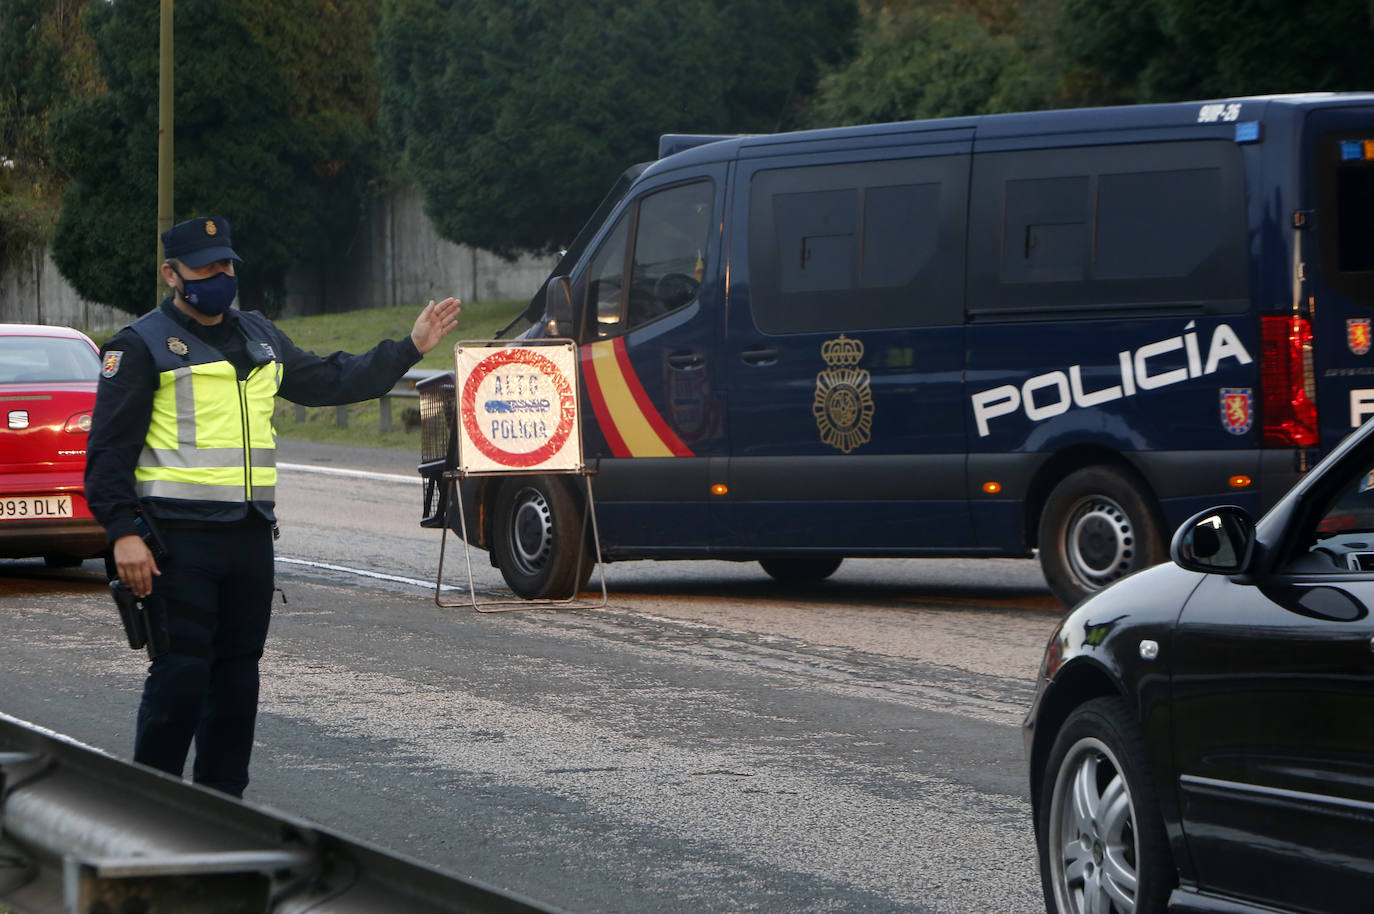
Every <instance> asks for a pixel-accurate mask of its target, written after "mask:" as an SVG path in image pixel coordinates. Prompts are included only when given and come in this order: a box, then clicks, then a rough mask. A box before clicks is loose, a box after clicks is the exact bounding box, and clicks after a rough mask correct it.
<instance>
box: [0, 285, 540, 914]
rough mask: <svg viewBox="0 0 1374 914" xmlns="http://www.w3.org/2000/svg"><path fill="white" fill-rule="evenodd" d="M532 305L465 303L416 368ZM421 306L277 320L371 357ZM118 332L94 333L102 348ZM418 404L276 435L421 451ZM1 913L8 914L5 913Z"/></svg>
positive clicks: (372, 407) (309, 423) (366, 408)
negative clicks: (386, 416) (384, 423)
mask: <svg viewBox="0 0 1374 914" xmlns="http://www.w3.org/2000/svg"><path fill="white" fill-rule="evenodd" d="M528 304H529V302H528V301H524V300H520V301H513V300H504V301H483V302H465V303H464V304H463V313H462V314H461V315H460V316H459V317H458V329H457V330H454V331H453V332H452V333H450V334H449V335H448V336H447V337H445V339H444V341H443V342H442V343H440V344H439V345H438V346H436V347H435V348H434V350H433V351H431V352H430V353H428V354H427V355H426V356H425V357H424V358H423V359H421V360H420V363H419V364H418V365H416V366H415V367H416V368H439V369H446V370H449V371H452V370H453V346H454V344H456V343H457V342H459V341H460V340H489V339H491V338H492V337H494V336H495V335H496V331H498V330H500V329H501V328H502V327H504V326H506V325H507V324H509V323H510V322H511V320H512V319H513V318H514V317H515V316H516V315H517V314H519V313H520V312H521V311H522V310H523V309H524V308H525V306H526V305H528ZM421 307H422V306H421V305H401V306H398V307H395V308H364V309H362V310H359V311H344V312H340V313H338V314H317V315H313V316H311V317H287V318H282V319H281V320H279V321H277V322H276V324H277V326H278V327H280V328H281V329H282V330H283V331H284V332H285V333H286V335H287V336H289V337H291V340H292V341H293V342H294V343H295V344H296V345H297V346H299V347H301V348H302V349H308V350H310V351H311V352H315V353H318V354H319V355H322V356H325V355H329V354H330V353H331V352H338V351H339V350H343V351H344V352H367V350H369V349H371V348H372V347H373V346H375V345H377V343H378V342H379V341H381V340H398V339H401V338H402V337H404V336H408V335H409V334H410V328H411V327H412V326H414V324H415V318H416V316H417V315H418V314H419V313H420V308H421ZM114 334H115V331H113V330H110V331H108V332H106V333H103V334H92V339H94V340H95V341H96V343H98V344H103V343H104V342H105V341H106V340H108V339H109V338H110V337H112V336H114ZM417 406H418V401H416V400H405V399H397V400H393V401H392V404H391V425H392V430H391V431H389V432H382V431H381V430H380V419H381V406H380V405H379V401H377V400H366V401H364V402H362V403H354V404H352V405H350V406H348V407H345V409H346V410H347V412H348V424H347V425H344V426H340V425H339V424H338V420H337V413H336V410H335V408H334V407H332V406H323V407H313V408H307V409H306V411H305V421H304V422H297V421H296V407H295V404H292V403H288V402H286V401H285V400H282V399H278V400H277V409H276V415H275V423H276V426H277V435H278V436H279V437H281V438H292V439H296V440H300V441H324V442H328V443H330V444H353V445H358V446H360V447H386V448H403V449H407V450H412V449H413V450H418V449H419V447H420V432H419V430H418V429H415V428H412V429H410V430H409V431H407V430H406V428H405V423H404V421H403V414H404V412H405V411H406V410H407V409H415V408H417ZM0 914H3V912H2V911H0Z"/></svg>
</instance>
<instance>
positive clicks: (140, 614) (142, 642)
mask: <svg viewBox="0 0 1374 914" xmlns="http://www.w3.org/2000/svg"><path fill="white" fill-rule="evenodd" d="M110 595H111V596H113V597H114V601H115V606H117V607H118V608H119V621H120V622H121V623H123V625H124V636H125V637H126V638H128V639H129V647H130V649H132V650H135V651H136V650H138V649H140V648H144V647H146V648H147V649H148V659H149V660H156V659H157V658H158V657H161V656H162V655H163V654H165V653H167V650H168V648H169V647H171V635H170V633H169V632H168V629H167V612H166V608H165V605H164V604H163V602H162V598H161V597H158V596H156V595H154V594H149V595H148V596H146V597H144V598H143V599H141V600H140V599H139V598H138V597H136V596H134V592H133V591H132V590H130V589H129V588H128V586H127V585H126V584H125V583H124V582H123V581H121V580H119V579H118V578H116V579H114V580H113V581H111V582H110Z"/></svg>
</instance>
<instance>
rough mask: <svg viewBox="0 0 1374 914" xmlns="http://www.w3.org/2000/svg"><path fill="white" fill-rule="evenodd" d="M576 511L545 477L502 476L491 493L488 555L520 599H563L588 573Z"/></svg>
mask: <svg viewBox="0 0 1374 914" xmlns="http://www.w3.org/2000/svg"><path fill="white" fill-rule="evenodd" d="M581 533H582V511H581V510H580V509H579V507H578V505H577V502H576V501H575V500H574V499H573V497H572V496H571V495H570V494H569V493H568V490H567V489H566V488H564V487H563V486H562V485H560V484H559V483H558V482H556V481H554V480H552V479H549V478H548V477H545V476H522V477H517V478H513V479H507V480H506V481H505V482H503V483H502V484H501V488H500V489H499V490H498V491H497V493H496V509H495V513H494V515H493V524H492V555H493V556H494V557H495V559H496V566H497V567H498V568H500V569H501V576H502V577H503V578H505V579H506V583H507V584H509V585H510V589H511V590H513V591H515V593H516V595H517V596H519V597H522V598H523V599H526V600H543V599H563V598H566V597H569V596H571V595H572V594H573V593H575V592H576V590H577V588H578V587H580V586H581V585H583V584H585V583H586V580H587V578H588V577H590V576H591V564H592V563H591V557H590V556H589V555H588V550H586V549H585V548H583V547H582V545H581V544H582V536H581Z"/></svg>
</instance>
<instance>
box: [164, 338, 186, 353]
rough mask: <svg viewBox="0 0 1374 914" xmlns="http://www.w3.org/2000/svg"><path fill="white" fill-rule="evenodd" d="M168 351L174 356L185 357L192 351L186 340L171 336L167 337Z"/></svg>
mask: <svg viewBox="0 0 1374 914" xmlns="http://www.w3.org/2000/svg"><path fill="white" fill-rule="evenodd" d="M167 351H168V352H170V353H171V354H172V355H185V354H186V353H188V352H190V351H191V350H190V347H188V346H187V345H186V343H185V341H184V340H181V339H178V338H177V337H175V336H169V337H167Z"/></svg>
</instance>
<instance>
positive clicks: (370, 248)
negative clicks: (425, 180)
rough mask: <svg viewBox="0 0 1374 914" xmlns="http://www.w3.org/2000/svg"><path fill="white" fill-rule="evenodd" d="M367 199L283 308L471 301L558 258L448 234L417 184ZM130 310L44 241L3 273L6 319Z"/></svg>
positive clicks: (534, 278)
mask: <svg viewBox="0 0 1374 914" xmlns="http://www.w3.org/2000/svg"><path fill="white" fill-rule="evenodd" d="M366 206H367V210H366V212H365V213H364V217H363V219H362V220H360V223H359V227H358V231H357V232H356V234H355V236H354V238H353V240H352V242H351V243H350V245H349V248H348V250H346V251H343V252H341V254H342V256H341V257H340V263H341V265H340V266H335V267H332V268H330V269H328V270H322V269H316V268H308V267H302V268H297V269H294V270H292V271H291V272H290V273H289V274H288V275H287V278H286V301H285V302H284V304H283V308H282V314H283V315H286V316H298V315H307V314H326V313H336V312H340V311H352V310H354V309H357V308H380V307H391V306H394V305H418V304H423V303H424V302H426V301H428V300H429V299H431V298H433V299H440V298H444V297H445V296H449V295H456V296H458V297H459V298H462V299H463V300H464V301H473V302H475V301H490V300H493V299H528V298H529V297H531V296H532V295H534V293H535V292H536V291H537V290H538V289H539V286H540V285H541V284H542V283H543V281H544V279H545V278H546V277H547V276H548V275H549V271H550V270H551V269H552V268H553V266H554V264H555V263H557V262H558V258H557V257H556V256H552V255H549V256H525V257H521V258H519V259H518V260H516V261H514V262H511V261H507V260H503V259H502V258H500V257H497V256H496V255H495V254H492V253H490V252H488V251H480V250H477V249H475V248H470V247H467V246H464V245H457V244H452V243H450V242H448V241H445V240H443V239H442V238H440V237H439V235H438V234H437V233H436V232H435V231H434V226H433V224H432V223H431V222H430V221H429V217H428V216H426V215H425V212H424V199H423V197H422V196H421V194H420V193H419V191H417V190H415V189H413V188H409V187H405V188H401V189H399V190H396V191H392V192H390V193H388V194H384V195H382V196H379V197H375V198H373V199H371V200H369V201H367V204H366ZM129 317H130V316H129V315H127V314H125V313H124V312H122V311H117V310H115V309H114V308H110V307H107V306H104V305H99V304H95V303H92V302H87V301H84V300H82V299H81V298H80V296H78V295H77V294H76V292H75V290H73V289H72V288H71V286H69V285H68V284H67V281H66V280H65V279H63V278H62V276H61V275H60V274H59V273H58V272H57V268H56V267H55V266H53V263H52V260H51V258H50V257H48V255H47V252H46V251H33V252H30V253H28V254H26V255H24V256H22V257H20V258H19V262H18V263H15V264H11V265H10V267H9V268H8V269H6V270H5V271H4V272H3V273H0V322H17V323H41V324H66V325H70V326H73V327H78V328H80V329H84V330H87V331H92V332H94V331H100V330H106V329H113V328H117V327H122V326H123V325H124V324H126V323H128V321H129Z"/></svg>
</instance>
